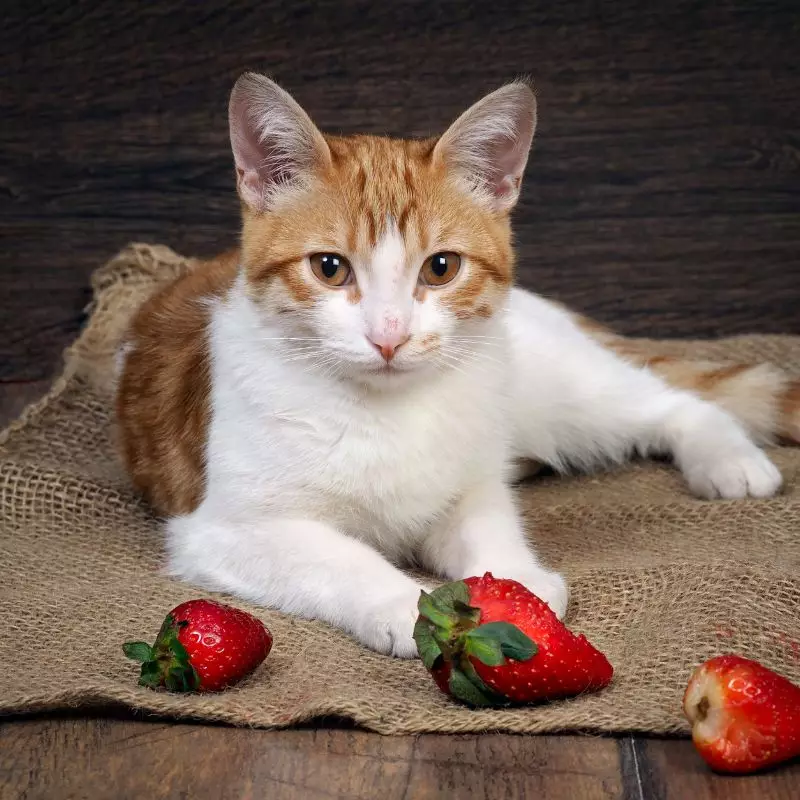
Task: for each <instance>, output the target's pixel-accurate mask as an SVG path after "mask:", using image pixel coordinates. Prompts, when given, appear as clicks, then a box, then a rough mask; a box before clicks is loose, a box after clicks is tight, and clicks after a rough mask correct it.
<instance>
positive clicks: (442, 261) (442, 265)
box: [431, 256, 447, 278]
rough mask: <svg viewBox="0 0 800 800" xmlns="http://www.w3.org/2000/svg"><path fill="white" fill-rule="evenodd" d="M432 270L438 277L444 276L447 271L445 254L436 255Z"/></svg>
mask: <svg viewBox="0 0 800 800" xmlns="http://www.w3.org/2000/svg"><path fill="white" fill-rule="evenodd" d="M431 270H432V271H433V274H434V275H436V277H437V278H443V277H444V276H445V274H446V273H447V258H446V257H445V256H435V257H434V259H433V263H432V264H431Z"/></svg>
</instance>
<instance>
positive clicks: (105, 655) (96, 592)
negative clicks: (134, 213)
mask: <svg viewBox="0 0 800 800" xmlns="http://www.w3.org/2000/svg"><path fill="white" fill-rule="evenodd" d="M191 268H192V262H191V261H190V260H187V259H183V258H181V257H180V256H178V255H176V254H175V253H173V252H172V251H171V250H169V249H167V248H165V247H150V246H145V245H135V246H132V247H130V248H128V249H126V250H125V251H124V252H122V253H121V254H119V255H118V256H117V257H116V258H115V259H114V260H113V261H112V262H111V263H109V264H108V265H106V266H105V267H103V268H102V269H100V270H98V271H97V273H96V274H95V276H94V289H95V300H94V303H93V305H92V309H91V317H90V319H89V321H88V324H87V326H86V328H85V330H84V332H83V333H82V335H81V336H80V338H79V339H78V341H77V342H76V343H75V344H74V345H73V346H72V347H71V348H70V349H69V351H68V352H67V355H66V367H65V371H64V374H63V376H62V377H61V378H59V379H58V380H57V381H56V383H55V385H54V386H53V389H52V390H51V391H50V393H49V394H48V395H47V397H45V398H44V399H43V400H42V401H40V402H39V403H36V404H35V405H33V406H32V407H30V408H29V409H28V410H27V411H26V412H25V413H24V414H23V416H22V418H21V419H20V420H19V421H18V422H16V423H14V424H12V425H11V426H10V428H9V429H8V430H6V431H5V432H4V433H3V434H2V437H0V515H2V516H1V523H0V524H1V525H2V527H1V529H0V531H1V533H0V569H1V570H2V572H0V613H2V617H1V618H0V625H1V626H2V628H1V629H0V630H1V632H0V712H2V713H27V712H35V711H43V710H47V709H63V708H67V707H73V708H74V707H81V708H89V707H92V706H95V707H96V706H98V705H108V704H114V703H119V704H124V705H126V706H130V707H132V708H135V709H139V710H142V711H145V712H154V713H157V714H159V715H166V716H174V717H194V718H198V719H204V720H221V721H224V722H229V723H234V724H238V725H253V726H263V727H281V726H287V725H291V724H294V723H299V722H302V721H306V720H310V719H312V718H317V717H321V716H331V715H333V716H337V717H345V718H350V719H352V720H355V721H356V722H357V723H359V724H361V725H363V726H365V727H367V728H370V729H372V730H375V731H379V732H381V733H421V732H431V731H440V732H467V731H469V732H472V731H487V730H507V731H519V732H542V731H556V730H578V729H581V730H593V731H627V730H635V731H649V732H654V733H673V732H682V731H685V730H686V724H685V722H684V720H683V718H682V716H681V710H680V708H681V696H682V694H683V689H684V687H685V685H686V680H687V678H688V676H689V674H690V672H691V669H692V667H693V666H694V665H695V664H697V663H698V662H700V661H702V660H704V659H706V658H708V657H710V656H712V655H714V654H717V653H720V652H725V651H737V652H740V653H743V654H745V655H748V656H750V657H753V658H757V659H759V660H761V661H763V662H764V663H765V664H767V665H768V666H770V667H772V668H774V669H778V670H780V671H781V672H783V673H784V674H786V675H787V676H788V677H790V678H792V679H794V680H795V681H800V613H799V612H800V570H799V569H798V567H800V528H799V527H798V525H799V523H800V491H798V471H799V468H800V449H790V448H786V449H776V450H774V451H773V453H772V455H773V457H774V458H775V460H776V461H777V463H778V465H779V466H780V467H781V469H782V470H783V473H784V475H785V477H786V484H787V488H786V491H785V492H784V493H783V494H782V495H781V496H779V497H777V498H775V499H772V500H769V501H761V502H759V501H746V502H711V503H710V502H702V501H700V500H696V499H694V498H693V497H691V496H690V495H689V494H688V492H687V490H686V488H685V487H684V485H683V483H682V481H681V479H680V476H679V475H677V474H676V473H675V472H674V471H673V470H672V469H670V468H668V467H666V466H659V465H655V464H639V465H635V466H632V467H630V468H626V469H624V470H619V471H616V472H615V473H614V474H609V475H602V476H592V477H574V478H545V479H539V480H535V481H533V482H531V483H528V484H526V485H525V486H523V487H521V489H520V496H521V500H522V506H523V508H524V511H525V516H526V519H527V522H528V523H529V525H530V527H531V528H532V529H535V530H536V541H537V544H538V547H539V549H540V551H541V553H542V555H543V557H544V559H545V560H546V562H548V563H549V564H550V565H552V566H553V567H556V568H558V569H561V570H563V571H564V572H565V573H566V574H567V576H568V578H569V580H570V583H571V585H572V604H571V606H570V611H569V617H568V621H569V624H570V625H571V626H572V627H573V628H575V629H577V630H579V631H582V632H584V633H586V635H587V636H588V637H589V638H590V639H591V640H592V641H593V642H594V643H595V644H596V645H597V646H598V647H599V648H601V649H602V650H603V651H604V652H605V653H606V654H607V655H608V657H609V659H610V660H611V662H612V663H613V664H614V666H615V668H616V675H615V678H614V683H613V685H612V686H611V687H610V688H608V689H606V690H605V691H603V692H600V693H598V694H593V695H586V696H582V697H578V698H575V699H572V700H566V701H561V702H556V703H551V704H547V705H542V706H538V707H530V708H521V709H516V710H491V711H472V710H469V709H467V708H463V707H460V706H458V705H456V704H455V703H452V702H450V701H449V700H447V699H446V698H445V697H444V696H443V695H441V694H440V693H439V691H438V689H436V687H435V686H434V684H433V682H432V681H431V679H430V678H429V677H428V676H427V674H426V673H425V670H424V669H423V667H422V665H421V663H420V662H419V661H399V660H395V659H391V658H387V657H384V656H379V655H376V654H374V653H372V652H369V651H367V650H365V649H364V648H362V647H360V646H359V645H357V644H356V643H355V642H353V641H352V640H351V639H349V638H348V637H347V636H345V635H343V634H341V633H339V632H338V631H335V630H332V629H331V628H329V627H327V626H325V625H322V624H319V623H314V622H305V621H300V620H296V619H292V618H290V617H287V616H284V615H283V614H279V613H275V612H272V611H266V610H263V609H259V608H256V607H253V606H249V605H248V604H247V603H243V602H240V601H237V604H238V605H239V606H240V607H243V608H248V609H249V610H251V611H253V612H254V613H256V614H257V615H258V616H259V617H261V618H262V619H263V620H264V622H265V623H266V624H267V625H268V627H269V628H270V629H271V630H272V632H273V634H274V637H275V646H274V649H273V651H272V654H271V655H270V657H269V658H268V659H267V661H266V662H265V664H264V665H263V666H262V667H261V668H260V669H259V670H258V671H257V672H256V673H254V674H253V675H252V676H251V677H250V678H249V679H248V680H247V681H246V682H244V683H243V684H241V685H240V686H239V687H238V688H236V689H233V690H229V691H227V692H225V693H223V694H220V695H217V696H180V695H170V694H166V693H157V692H154V691H151V690H149V689H145V688H140V687H138V686H137V685H136V679H137V675H138V671H137V666H136V665H135V664H134V663H132V662H130V661H126V659H125V658H124V657H123V655H122V650H121V647H120V645H121V643H122V642H123V641H124V640H126V639H148V640H149V639H152V637H153V635H154V634H155V632H156V631H157V630H158V627H159V624H160V622H161V620H162V618H163V616H164V614H165V612H166V611H168V610H169V609H170V608H171V607H172V606H174V605H176V604H177V603H180V602H182V601H184V600H188V599H190V598H193V597H197V596H202V595H205V594H207V593H205V592H203V591H201V590H197V589H194V588H192V587H191V586H188V585H185V584H182V583H180V582H178V581H175V580H172V579H169V578H167V577H164V576H163V575H162V574H161V571H160V569H161V566H162V563H163V550H162V537H161V530H160V524H159V522H158V521H157V520H156V519H154V518H153V517H152V516H151V514H150V513H149V512H148V510H147V508H146V507H145V506H144V505H143V504H142V503H140V502H139V501H138V500H137V498H136V497H135V496H134V494H133V493H132V491H131V489H130V488H129V486H128V483H127V481H126V479H125V476H124V474H123V472H122V471H121V469H120V466H119V464H118V463H117V460H116V458H115V450H114V445H113V443H112V435H113V431H112V424H111V423H112V419H111V403H110V390H109V382H110V376H111V361H112V356H113V353H114V351H115V348H116V345H117V343H118V342H119V340H120V336H121V333H122V331H123V330H124V328H125V325H126V322H127V320H128V319H129V317H130V315H131V313H132V312H133V311H134V310H135V309H136V307H137V306H138V305H139V303H141V301H142V299H143V298H144V297H146V296H147V295H148V294H150V293H151V292H152V291H153V289H154V288H155V287H156V286H158V285H159V284H162V283H163V282H165V281H168V280H170V279H171V278H173V277H174V276H175V275H176V274H178V273H180V272H181V271H182V270H186V269H191ZM652 346H653V348H654V351H657V352H660V353H663V352H669V353H690V354H694V355H697V356H698V357H701V358H710V359H722V360H725V359H737V360H739V359H741V360H745V361H752V360H771V361H773V362H775V363H777V364H781V365H783V366H785V367H787V368H788V369H790V370H792V371H793V372H800V337H798V338H792V337H776V336H769V337H765V336H747V337H740V338H736V339H730V340H727V341H721V342H714V343H687V342H683V343H681V342H671V343H660V344H658V343H653V344H652Z"/></svg>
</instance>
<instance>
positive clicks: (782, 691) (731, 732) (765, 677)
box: [683, 655, 800, 773]
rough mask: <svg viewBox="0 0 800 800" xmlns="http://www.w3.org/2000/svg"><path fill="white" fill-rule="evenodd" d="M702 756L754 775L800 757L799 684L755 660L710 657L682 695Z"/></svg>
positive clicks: (724, 767) (720, 765)
mask: <svg viewBox="0 0 800 800" xmlns="http://www.w3.org/2000/svg"><path fill="white" fill-rule="evenodd" d="M683 711H684V713H685V714H686V718H687V719H688V720H689V722H690V723H691V724H692V739H693V741H694V744H695V747H697V749H698V751H699V752H700V755H701V756H702V757H703V758H704V759H705V760H706V761H707V762H708V764H709V765H710V766H711V768H712V769H715V770H717V771H719V772H739V773H745V772H753V771H755V770H758V769H763V768H764V767H769V766H773V765H774V764H778V763H780V762H781V761H787V760H788V759H790V758H794V757H795V756H798V755H800V686H795V684H793V683H792V682H791V681H789V680H787V679H786V678H784V677H783V676H781V675H778V674H777V673H776V672H773V671H772V670H770V669H767V668H766V667H765V666H763V665H762V664H759V663H758V662H757V661H751V660H750V659H748V658H742V656H737V655H724V656H717V657H716V658H712V659H711V660H709V661H706V662H705V664H701V665H700V666H699V667H698V668H697V669H696V670H695V671H694V673H693V675H692V677H691V678H690V680H689V685H688V686H687V687H686V693H685V694H684V696H683Z"/></svg>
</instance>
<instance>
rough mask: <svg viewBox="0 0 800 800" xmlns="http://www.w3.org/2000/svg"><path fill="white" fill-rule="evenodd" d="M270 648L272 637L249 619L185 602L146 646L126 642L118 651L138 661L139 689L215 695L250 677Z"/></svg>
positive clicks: (225, 609)
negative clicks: (164, 689)
mask: <svg viewBox="0 0 800 800" xmlns="http://www.w3.org/2000/svg"><path fill="white" fill-rule="evenodd" d="M271 647H272V634H270V632H269V631H268V630H267V628H266V627H265V626H264V624H263V623H262V622H261V621H260V620H257V619H256V618H255V617H253V616H251V615H250V614H246V613H245V612H244V611H239V609H236V608H231V607H230V606H226V605H223V604H222V603H217V602H215V601H213V600H190V601H189V602H188V603H182V604H181V605H179V606H177V607H176V608H173V609H172V611H170V612H169V614H167V616H166V618H165V619H164V622H163V624H162V625H161V630H160V631H159V632H158V636H157V637H156V641H155V644H154V645H153V646H152V647H150V645H148V644H146V643H145V642H127V643H126V644H124V645H123V646H122V649H123V651H124V652H125V655H126V656H128V658H132V659H134V661H141V662H142V672H141V676H140V678H139V685H140V686H149V687H150V688H151V689H156V688H158V687H160V686H164V687H166V688H167V689H169V691H171V692H218V691H221V690H222V689H225V688H226V687H228V686H230V685H231V684H234V683H236V682H237V681H240V680H241V679H242V678H243V677H244V676H245V675H247V674H248V673H250V672H252V671H253V670H254V669H255V668H256V667H257V666H258V665H259V664H260V663H261V662H262V661H263V660H264V659H265V658H266V657H267V655H268V653H269V651H270V648H271Z"/></svg>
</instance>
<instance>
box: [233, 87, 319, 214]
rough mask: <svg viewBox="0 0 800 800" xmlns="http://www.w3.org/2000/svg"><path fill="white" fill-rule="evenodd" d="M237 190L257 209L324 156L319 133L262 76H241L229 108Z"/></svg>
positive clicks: (288, 98)
mask: <svg viewBox="0 0 800 800" xmlns="http://www.w3.org/2000/svg"><path fill="white" fill-rule="evenodd" d="M228 121H229V125H230V136H231V148H232V150H233V156H234V160H235V162H236V169H237V174H238V177H239V190H240V192H241V194H242V198H243V199H244V201H245V202H246V203H248V205H251V206H253V207H255V208H259V209H262V208H263V207H264V206H265V205H266V203H267V200H268V199H269V198H270V197H271V196H272V195H273V194H274V192H275V191H277V190H279V189H280V188H281V187H283V186H285V185H286V184H289V183H292V182H294V181H295V180H297V179H298V178H300V177H302V176H303V175H304V174H305V173H306V172H308V171H310V170H312V169H313V168H314V167H315V166H316V165H317V164H318V163H320V161H321V160H322V159H325V158H326V157H327V156H328V147H327V144H326V143H325V140H324V138H323V136H322V134H321V133H320V132H319V131H318V130H317V128H316V127H315V125H314V123H313V122H312V121H311V120H310V119H309V117H308V115H307V114H306V113H305V111H303V109H302V108H300V106H299V105H298V104H297V103H296V102H295V101H294V100H293V99H292V97H291V96H290V95H289V94H288V93H287V92H285V91H284V90H283V89H281V88H280V87H279V86H277V84H275V83H273V82H272V81H271V80H269V79H268V78H265V77H263V76H261V75H253V74H247V75H243V76H242V77H241V78H239V80H238V81H237V82H236V86H234V89H233V92H232V93H231V100H230V105H229V107H228Z"/></svg>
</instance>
